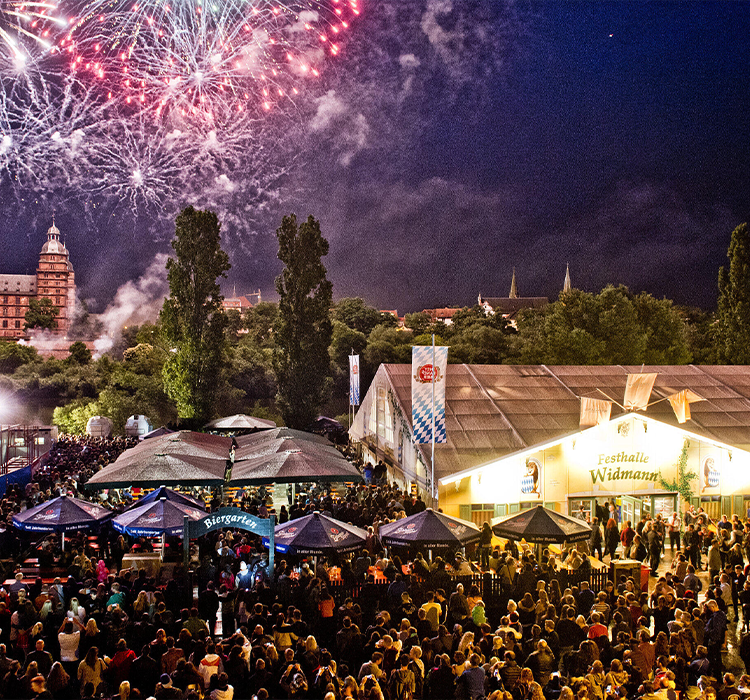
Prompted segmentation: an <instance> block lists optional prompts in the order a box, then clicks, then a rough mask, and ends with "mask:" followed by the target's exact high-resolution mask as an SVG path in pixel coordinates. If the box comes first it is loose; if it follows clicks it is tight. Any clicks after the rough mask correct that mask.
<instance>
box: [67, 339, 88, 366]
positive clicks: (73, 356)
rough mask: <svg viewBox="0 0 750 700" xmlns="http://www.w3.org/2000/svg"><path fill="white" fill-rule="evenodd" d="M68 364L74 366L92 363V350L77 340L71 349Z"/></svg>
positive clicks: (69, 349)
mask: <svg viewBox="0 0 750 700" xmlns="http://www.w3.org/2000/svg"><path fill="white" fill-rule="evenodd" d="M68 352H69V353H70V355H68V362H69V363H70V364H72V365H87V364H89V362H91V350H89V349H88V348H87V347H86V344H85V343H83V342H82V341H80V340H76V342H75V343H73V344H72V345H71V346H70V347H69V348H68Z"/></svg>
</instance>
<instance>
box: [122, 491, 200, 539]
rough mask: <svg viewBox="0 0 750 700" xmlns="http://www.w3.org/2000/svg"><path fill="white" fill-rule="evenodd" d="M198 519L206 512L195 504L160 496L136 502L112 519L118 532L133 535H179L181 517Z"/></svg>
mask: <svg viewBox="0 0 750 700" xmlns="http://www.w3.org/2000/svg"><path fill="white" fill-rule="evenodd" d="M186 515H187V517H188V518H190V519H191V520H200V519H201V518H203V517H205V515H206V512H205V510H203V509H202V508H200V507H198V506H197V505H195V504H192V503H190V504H188V503H180V502H179V501H173V500H169V499H168V498H167V497H166V496H161V497H160V498H158V499H156V500H153V499H152V500H150V501H148V502H146V503H143V502H138V503H137V504H136V505H135V506H133V507H132V508H130V509H128V510H126V511H125V512H124V513H121V514H120V515H118V516H117V517H116V518H114V519H113V520H112V525H113V526H114V528H115V530H117V531H118V532H124V533H125V534H127V535H132V536H134V537H159V536H162V535H181V534H182V526H183V519H184V518H185V516H186Z"/></svg>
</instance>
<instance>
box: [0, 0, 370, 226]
mask: <svg viewBox="0 0 750 700" xmlns="http://www.w3.org/2000/svg"><path fill="white" fill-rule="evenodd" d="M0 2H2V0H0ZM70 2H76V0H70ZM81 6H82V7H83V10H82V11H80V12H78V13H77V14H76V13H73V12H72V10H73V9H74V8H73V7H72V6H67V7H66V6H64V5H63V6H60V7H59V9H58V10H57V12H55V8H54V6H52V5H46V4H37V5H30V4H28V3H27V4H25V5H21V4H12V5H11V4H6V5H0V36H1V37H2V38H3V39H5V40H6V43H5V45H6V47H7V46H14V47H16V48H15V49H14V52H12V53H9V52H6V54H5V55H3V54H2V52H0V183H4V184H5V185H6V187H7V194H9V195H10V194H12V195H13V197H9V196H6V197H4V198H3V206H5V207H14V206H17V205H18V204H26V203H28V202H36V203H40V202H45V201H48V200H50V199H52V200H54V201H55V203H56V205H57V206H61V205H63V203H64V202H66V201H67V202H68V203H69V205H70V206H71V207H83V209H84V210H85V211H86V212H87V213H88V215H90V217H91V219H90V220H91V222H92V223H94V222H95V221H98V222H101V221H102V220H103V217H104V216H109V217H110V218H111V217H114V218H115V220H117V221H121V220H122V218H123V216H127V218H129V219H132V220H133V221H134V222H135V221H143V220H144V218H145V220H147V221H148V222H149V225H150V226H153V227H154V228H156V227H157V225H158V224H160V223H162V222H164V221H166V220H169V219H171V218H173V216H174V213H175V212H176V211H177V210H179V207H180V206H181V205H182V204H184V203H185V202H186V201H190V202H191V203H194V204H196V205H202V206H208V207H212V208H214V209H217V210H218V211H219V213H220V214H222V215H223V217H224V218H225V219H226V220H227V221H234V223H235V224H236V225H237V226H238V228H241V225H242V224H243V223H246V222H247V221H248V220H250V219H252V216H253V214H252V212H251V211H250V209H251V208H252V207H253V206H256V207H258V209H259V210H262V209H263V204H264V203H267V202H268V201H270V200H272V199H273V198H274V197H276V196H277V187H278V182H279V179H280V178H281V177H282V176H283V175H284V174H285V173H287V172H288V171H289V168H290V167H291V165H292V164H293V163H294V162H295V161H296V155H295V154H294V153H293V148H292V146H291V143H292V135H293V134H295V133H297V132H298V131H299V130H300V129H301V127H300V125H299V124H297V123H295V120H294V119H291V118H289V117H290V116H291V115H292V114H296V113H298V110H299V109H301V108H302V107H301V103H302V99H303V96H305V92H306V91H305V89H304V82H305V80H306V79H312V80H316V79H317V78H318V77H319V75H320V73H321V72H322V69H323V67H324V65H325V63H326V61H329V60H330V59H331V58H332V55H335V54H337V53H338V52H339V50H340V47H341V41H340V39H339V37H341V36H342V34H343V32H344V31H345V30H346V29H347V28H348V26H349V22H350V20H351V19H352V18H353V17H356V15H357V14H358V13H359V9H358V7H357V0H326V1H325V2H322V1H320V2H318V1H315V2H313V1H312V0H309V1H306V2H304V3H303V2H298V3H297V4H295V5H293V4H290V3H283V4H272V3H269V2H266V1H265V0H198V1H197V2H196V0H185V2H183V3H180V2H178V4H177V5H175V6H174V7H172V6H170V5H169V4H167V3H164V2H163V1H162V0H159V2H157V1H156V0H152V1H151V2H150V3H149V2H146V3H141V2H137V1H136V2H135V4H134V0H128V1H127V2H125V1H124V0H90V2H87V3H86V4H81V3H79V7H81ZM30 8H35V9H34V12H36V13H37V14H38V15H39V16H38V17H37V21H34V20H33V19H31V15H30V14H29V13H30V12H31V11H32V10H31V9H30ZM3 13H4V14H3ZM22 13H26V14H22ZM58 13H59V14H66V15H67V16H68V17H69V18H70V19H68V20H67V21H66V23H65V28H64V30H62V31H60V28H59V25H58V23H57V21H56V20H55V19H54V16H57V14H58ZM10 19H13V20H14V21H15V22H16V24H17V26H18V27H20V28H21V29H18V31H17V33H16V34H15V35H13V36H11V35H10V34H9V33H8V32H9V28H10V27H11V22H10ZM2 28H6V34H4V35H3V34H1V31H2ZM19 35H23V36H24V37H26V38H27V39H28V41H29V42H31V41H33V42H34V43H35V44H36V45H38V46H40V47H44V50H38V51H35V52H29V53H24V54H23V55H24V56H28V57H31V58H32V60H24V61H22V60H21V58H19V56H20V55H21V52H22V51H25V49H24V45H23V43H19V40H18V39H17V37H18V36H19ZM9 42H10V43H9ZM9 51H10V50H9ZM20 64H23V70H19V69H18V67H19V65H20ZM291 107H295V109H291ZM14 203H15V204H14ZM6 211H7V210H6ZM94 225H100V224H94Z"/></svg>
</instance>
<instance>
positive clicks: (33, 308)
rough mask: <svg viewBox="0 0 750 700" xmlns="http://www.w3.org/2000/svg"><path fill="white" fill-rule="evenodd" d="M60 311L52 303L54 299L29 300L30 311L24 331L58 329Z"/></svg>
mask: <svg viewBox="0 0 750 700" xmlns="http://www.w3.org/2000/svg"><path fill="white" fill-rule="evenodd" d="M59 313H60V309H59V308H58V307H57V306H55V305H54V304H53V303H52V299H49V298H48V297H42V298H41V299H34V298H31V299H29V310H28V311H27V312H26V316H25V321H26V322H25V323H24V326H23V327H24V330H29V328H46V329H48V330H54V329H55V328H57V316H58V314H59Z"/></svg>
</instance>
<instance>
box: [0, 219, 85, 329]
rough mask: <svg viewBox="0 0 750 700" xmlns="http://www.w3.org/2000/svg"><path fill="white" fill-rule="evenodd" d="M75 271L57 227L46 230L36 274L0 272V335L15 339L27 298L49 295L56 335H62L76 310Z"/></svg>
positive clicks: (27, 305)
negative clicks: (55, 312)
mask: <svg viewBox="0 0 750 700" xmlns="http://www.w3.org/2000/svg"><path fill="white" fill-rule="evenodd" d="M75 294H76V283H75V272H74V271H73V264H72V263H71V262H70V253H69V252H68V249H67V248H66V247H65V243H64V242H63V241H62V240H60V229H58V228H57V226H55V222H54V219H53V221H52V226H50V228H49V229H48V230H47V241H46V242H45V243H44V245H43V246H42V250H41V252H40V253H39V264H38V266H37V270H36V275H5V274H3V275H0V338H7V339H18V338H22V337H24V336H25V335H26V330H25V329H24V324H25V317H26V312H27V311H28V310H29V300H30V299H34V298H38V299H42V298H45V297H46V298H48V299H50V300H51V301H52V303H53V304H54V305H55V306H56V307H57V308H58V309H59V312H58V315H57V319H56V321H57V328H56V329H55V330H54V333H55V334H56V335H63V336H64V335H65V334H66V333H67V332H68V329H69V328H70V324H71V322H72V319H73V312H74V309H75Z"/></svg>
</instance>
